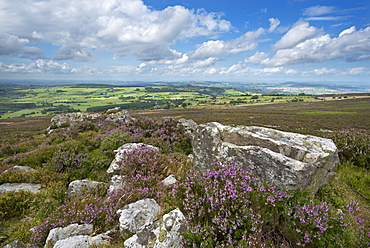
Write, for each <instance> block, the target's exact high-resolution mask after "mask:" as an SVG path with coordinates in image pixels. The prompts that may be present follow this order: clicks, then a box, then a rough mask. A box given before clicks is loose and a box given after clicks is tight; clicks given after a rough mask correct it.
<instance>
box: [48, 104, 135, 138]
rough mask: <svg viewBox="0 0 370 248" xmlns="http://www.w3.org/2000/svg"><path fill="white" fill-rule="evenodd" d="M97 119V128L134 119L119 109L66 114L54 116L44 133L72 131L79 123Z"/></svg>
mask: <svg viewBox="0 0 370 248" xmlns="http://www.w3.org/2000/svg"><path fill="white" fill-rule="evenodd" d="M98 119H99V123H98V126H104V125H109V124H111V123H127V122H130V121H132V120H133V119H134V118H133V117H131V116H130V115H129V113H128V111H125V110H121V109H120V108H114V109H110V110H107V111H106V112H103V113H81V112H76V113H67V114H61V115H56V116H54V117H53V118H52V119H51V121H50V126H49V127H48V128H47V129H46V131H47V133H51V132H52V131H53V130H54V129H58V128H68V129H72V128H74V127H75V126H78V125H80V124H81V123H84V122H87V121H94V120H98Z"/></svg>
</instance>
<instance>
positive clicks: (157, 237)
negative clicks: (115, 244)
mask: <svg viewBox="0 0 370 248" xmlns="http://www.w3.org/2000/svg"><path fill="white" fill-rule="evenodd" d="M154 226H156V228H155V229H154ZM186 229H187V226H186V220H185V217H184V215H183V214H182V212H181V211H180V210H178V209H175V210H172V211H171V212H170V213H168V214H165V215H164V216H163V217H162V219H161V221H159V222H157V223H155V225H152V226H149V227H146V228H144V229H143V230H142V231H140V232H138V233H136V234H135V235H133V236H132V237H131V238H129V239H127V240H126V241H125V242H124V247H126V248H129V247H130V248H132V247H135V248H145V247H155V248H177V247H181V244H180V243H181V241H182V235H183V233H184V232H185V231H186Z"/></svg>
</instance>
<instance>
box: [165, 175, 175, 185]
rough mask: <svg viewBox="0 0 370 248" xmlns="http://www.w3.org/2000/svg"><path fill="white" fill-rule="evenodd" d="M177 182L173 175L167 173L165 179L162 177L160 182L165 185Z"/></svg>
mask: <svg viewBox="0 0 370 248" xmlns="http://www.w3.org/2000/svg"><path fill="white" fill-rule="evenodd" d="M176 182H177V180H176V178H175V176H174V175H169V176H168V177H166V178H165V179H163V181H162V183H163V184H164V185H166V186H169V185H173V184H175V183H176Z"/></svg>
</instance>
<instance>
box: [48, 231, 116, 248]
mask: <svg viewBox="0 0 370 248" xmlns="http://www.w3.org/2000/svg"><path fill="white" fill-rule="evenodd" d="M109 240H110V237H109V236H108V235H106V234H99V235H97V236H94V237H90V236H88V235H77V236H73V237H69V238H66V239H63V240H58V241H57V242H56V243H55V245H54V246H53V248H91V247H92V246H94V247H95V246H99V245H109Z"/></svg>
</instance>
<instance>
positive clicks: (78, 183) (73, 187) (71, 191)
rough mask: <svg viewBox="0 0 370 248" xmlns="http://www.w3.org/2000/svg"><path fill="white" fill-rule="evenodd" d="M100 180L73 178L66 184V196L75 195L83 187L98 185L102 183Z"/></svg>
mask: <svg viewBox="0 0 370 248" xmlns="http://www.w3.org/2000/svg"><path fill="white" fill-rule="evenodd" d="M103 184H104V183H102V182H96V181H90V180H75V181H72V182H71V183H70V184H69V185H68V191H67V195H68V196H76V195H79V194H80V193H81V191H82V190H83V189H84V188H95V187H97V186H99V185H103Z"/></svg>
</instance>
